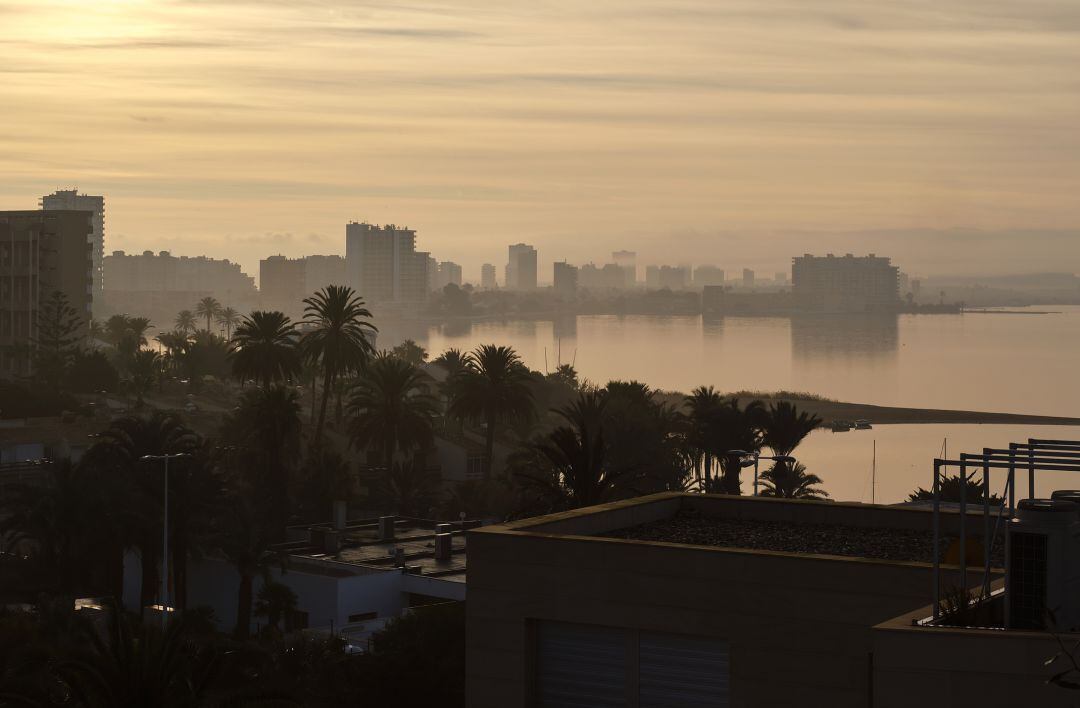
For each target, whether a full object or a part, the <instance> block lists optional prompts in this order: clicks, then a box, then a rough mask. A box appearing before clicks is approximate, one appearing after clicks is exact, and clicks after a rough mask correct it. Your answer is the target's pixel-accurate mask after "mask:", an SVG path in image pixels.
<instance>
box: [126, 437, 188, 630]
mask: <svg viewBox="0 0 1080 708" xmlns="http://www.w3.org/2000/svg"><path fill="white" fill-rule="evenodd" d="M187 457H191V455H189V454H188V453H186V452H178V453H174V454H172V455H169V454H165V455H143V456H142V457H140V458H139V461H140V462H156V461H158V460H161V461H163V462H164V463H165V465H164V467H165V472H164V477H163V479H164V481H165V484H164V492H165V514H164V521H163V522H162V525H161V527H162V531H161V628H162V629H165V625H166V624H167V623H168V619H169V614H168V613H169V460H176V459H180V458H187Z"/></svg>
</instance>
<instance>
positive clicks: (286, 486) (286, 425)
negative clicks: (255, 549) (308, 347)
mask: <svg viewBox="0 0 1080 708" xmlns="http://www.w3.org/2000/svg"><path fill="white" fill-rule="evenodd" d="M302 425H303V424H302V422H301V419H300V395H299V394H298V393H297V392H296V391H295V390H294V389H292V388H286V387H284V386H280V385H278V386H267V387H260V388H257V389H252V390H249V391H247V392H246V393H245V394H244V395H243V396H242V397H241V399H240V405H239V406H238V407H237V410H236V412H235V413H234V414H233V415H231V416H230V417H229V418H228V419H227V420H226V422H225V424H224V426H223V428H222V437H223V438H224V439H225V441H226V442H228V443H229V444H230V445H231V446H232V447H233V448H234V453H235V454H234V456H233V459H232V462H233V464H234V466H236V467H238V468H240V469H242V471H243V472H244V473H245V475H246V483H247V484H248V485H249V486H250V487H251V488H252V489H257V490H259V493H261V494H263V495H265V497H266V499H267V504H268V506H269V513H268V516H269V520H268V523H270V524H272V527H273V529H274V536H275V538H281V537H282V536H283V535H284V532H285V525H286V524H287V523H288V520H289V515H290V497H291V494H290V493H291V491H292V490H291V487H292V483H293V476H294V473H295V471H296V470H295V466H296V463H297V460H298V458H299V454H300V436H301V429H302Z"/></svg>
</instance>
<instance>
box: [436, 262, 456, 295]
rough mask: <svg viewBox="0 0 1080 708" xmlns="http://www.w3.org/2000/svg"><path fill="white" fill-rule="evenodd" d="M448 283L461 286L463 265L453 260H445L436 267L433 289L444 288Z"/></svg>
mask: <svg viewBox="0 0 1080 708" xmlns="http://www.w3.org/2000/svg"><path fill="white" fill-rule="evenodd" d="M447 285H457V286H458V287H461V266H459V265H458V264H457V263H454V262H452V261H443V262H442V263H439V264H438V266H437V267H436V269H435V284H434V287H433V288H432V289H433V290H442V289H443V288H445V287H446V286H447Z"/></svg>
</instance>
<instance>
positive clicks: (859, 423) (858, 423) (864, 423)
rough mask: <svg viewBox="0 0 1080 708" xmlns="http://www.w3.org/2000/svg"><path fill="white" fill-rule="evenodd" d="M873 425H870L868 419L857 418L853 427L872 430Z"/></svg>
mask: <svg viewBox="0 0 1080 708" xmlns="http://www.w3.org/2000/svg"><path fill="white" fill-rule="evenodd" d="M873 427H874V426H872V425H870V421H868V420H857V421H855V429H856V430H872V429H873Z"/></svg>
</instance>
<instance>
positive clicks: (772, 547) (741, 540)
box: [604, 511, 1002, 567]
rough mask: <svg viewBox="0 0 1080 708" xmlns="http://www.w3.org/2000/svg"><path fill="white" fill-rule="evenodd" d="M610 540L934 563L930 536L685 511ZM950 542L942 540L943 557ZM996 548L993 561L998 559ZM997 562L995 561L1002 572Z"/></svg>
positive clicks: (618, 533) (623, 531)
mask: <svg viewBox="0 0 1080 708" xmlns="http://www.w3.org/2000/svg"><path fill="white" fill-rule="evenodd" d="M604 535H605V536H609V537H612V538H626V539H633V540H637V541H662V542H667V543H686V544H694V545H699V546H722V547H726V548H746V549H754V550H764V551H781V552H784V553H812V554H823V555H833V556H853V557H858V558H876V559H880V560H893V561H921V562H925V563H930V562H933V555H932V553H931V548H932V547H933V544H934V534H933V532H931V531H906V530H902V529H893V528H866V527H862V526H841V525H837V524H804V523H794V522H778V521H758V520H739V519H725V518H721V517H715V516H702V515H700V514H698V513H696V512H688V511H683V512H679V513H678V514H676V515H675V516H673V517H671V518H669V519H662V520H660V521H654V522H651V523H647V524H642V525H640V526H633V527H631V528H626V529H620V530H618V531H613V532H610V533H606V534H604ZM951 541H952V538H951V537H944V538H942V539H941V545H940V548H941V552H942V553H943V552H944V550H945V548H947V547H948V545H949V543H950V542H951ZM1000 545H1001V544H1000V543H998V544H995V549H994V550H995V553H994V556H1001V554H1000V552H998V551H999V549H998V546H1000ZM1001 562H1002V559H1001V558H997V559H996V560H995V565H998V566H999V567H1000V564H1001Z"/></svg>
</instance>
